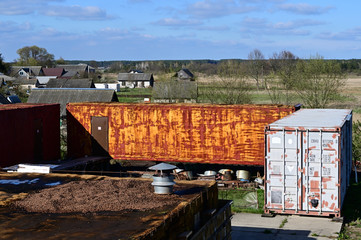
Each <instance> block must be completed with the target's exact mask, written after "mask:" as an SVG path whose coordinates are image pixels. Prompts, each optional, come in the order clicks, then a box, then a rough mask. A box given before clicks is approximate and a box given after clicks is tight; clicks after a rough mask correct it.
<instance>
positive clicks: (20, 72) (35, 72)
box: [10, 66, 44, 79]
mask: <svg viewBox="0 0 361 240" xmlns="http://www.w3.org/2000/svg"><path fill="white" fill-rule="evenodd" d="M43 75H44V74H43V70H42V67H41V66H12V67H11V74H10V76H12V77H17V78H25V79H31V78H34V77H36V76H43Z"/></svg>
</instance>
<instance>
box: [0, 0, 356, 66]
mask: <svg viewBox="0 0 361 240" xmlns="http://www.w3.org/2000/svg"><path fill="white" fill-rule="evenodd" d="M360 9H361V1H359V0H348V1H336V0H327V1H326V0H318V1H317V0H316V1H311V0H247V1H246V0H218V1H216V0H182V1H179V0H118V1H114V0H102V1H95V0H87V1H79V0H78V1H75V0H1V1H0V53H1V54H2V56H3V57H4V59H5V61H12V60H15V59H17V58H18V55H17V54H16V50H17V49H19V48H22V47H24V46H32V45H37V46H39V47H42V48H46V49H47V51H48V52H49V53H52V54H54V56H55V59H59V58H60V57H62V58H64V59H66V60H97V61H105V60H178V59H214V60H218V59H229V58H241V59H247V56H248V54H249V53H250V52H251V51H252V50H253V49H259V50H261V52H262V53H263V54H264V55H265V57H266V58H269V57H271V56H272V54H273V53H275V52H280V51H282V50H288V51H291V52H292V53H294V54H295V55H296V56H298V57H300V58H309V57H310V56H314V55H316V54H319V55H321V56H323V57H325V58H327V59H331V58H335V59H351V58H361V21H359V20H360V19H361V17H360V15H361V14H360V13H359V11H360Z"/></svg>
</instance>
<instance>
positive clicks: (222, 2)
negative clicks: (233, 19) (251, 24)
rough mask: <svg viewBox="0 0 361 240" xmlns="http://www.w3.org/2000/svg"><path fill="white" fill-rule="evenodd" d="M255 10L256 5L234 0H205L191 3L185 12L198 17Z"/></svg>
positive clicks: (213, 16) (211, 16) (221, 15)
mask: <svg viewBox="0 0 361 240" xmlns="http://www.w3.org/2000/svg"><path fill="white" fill-rule="evenodd" d="M254 10H256V8H255V7H254V6H249V5H245V4H241V3H238V2H236V1H233V0H218V1H216V0H204V1H199V2H195V3H194V4H191V5H189V6H188V7H187V9H186V11H185V13H186V14H189V15H191V16H193V17H196V18H217V17H223V16H228V15H231V14H239V13H246V12H251V11H254Z"/></svg>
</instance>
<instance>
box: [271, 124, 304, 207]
mask: <svg viewBox="0 0 361 240" xmlns="http://www.w3.org/2000/svg"><path fill="white" fill-rule="evenodd" d="M300 136H301V134H299V132H298V131H269V132H266V137H267V139H266V144H267V146H266V164H267V166H265V167H267V171H266V172H267V176H266V179H267V182H266V193H267V196H266V199H267V202H266V204H267V208H272V209H280V210H281V209H282V210H283V211H285V210H292V211H296V210H297V208H298V201H297V200H298V198H299V195H300V192H299V191H298V187H297V182H299V179H300V175H299V173H298V171H297V169H298V168H299V162H300V161H299V159H300V151H299V149H300V144H301V141H300Z"/></svg>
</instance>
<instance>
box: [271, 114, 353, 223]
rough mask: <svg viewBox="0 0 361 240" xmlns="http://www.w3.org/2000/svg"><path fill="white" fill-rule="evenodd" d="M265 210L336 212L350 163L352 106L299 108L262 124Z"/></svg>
mask: <svg viewBox="0 0 361 240" xmlns="http://www.w3.org/2000/svg"><path fill="white" fill-rule="evenodd" d="M265 139H266V145H265V146H266V157H265V211H266V212H270V211H274V212H276V213H288V214H289V213H291V214H309V215H323V216H329V215H334V216H337V217H338V216H340V214H341V207H342V203H343V200H344V197H345V195H346V188H347V186H348V185H349V180H350V173H351V166H352V156H351V148H352V111H350V110H332V109H322V110H318V109H304V110H300V111H298V112H296V113H294V114H292V115H290V116H288V117H286V118H284V119H281V120H279V121H276V122H275V123H272V124H270V125H269V126H268V127H267V128H266V132H265Z"/></svg>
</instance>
